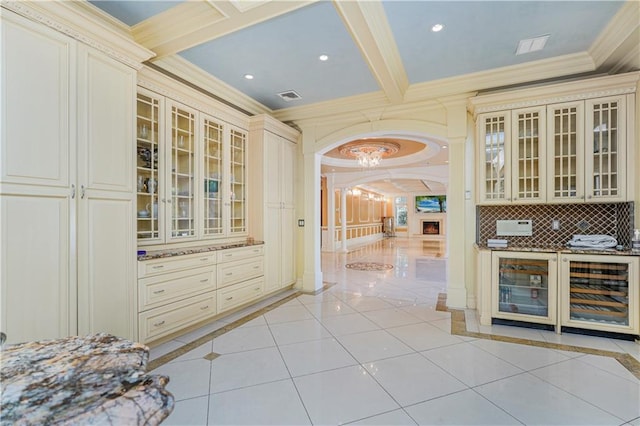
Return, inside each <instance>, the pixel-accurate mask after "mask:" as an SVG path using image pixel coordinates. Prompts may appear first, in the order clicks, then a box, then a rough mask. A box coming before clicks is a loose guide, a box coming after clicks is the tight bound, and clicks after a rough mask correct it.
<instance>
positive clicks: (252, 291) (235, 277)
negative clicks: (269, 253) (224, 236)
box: [218, 246, 265, 313]
mask: <svg viewBox="0 0 640 426" xmlns="http://www.w3.org/2000/svg"><path fill="white" fill-rule="evenodd" d="M264 262H265V257H264V247H263V246H255V247H252V246H249V247H242V248H236V249H229V250H224V251H222V252H221V256H220V258H219V264H218V311H219V312H220V313H222V312H225V311H228V310H229V309H233V308H235V307H238V306H241V305H244V304H246V303H249V302H251V301H253V300H255V299H258V298H260V297H261V296H262V295H263V294H264Z"/></svg>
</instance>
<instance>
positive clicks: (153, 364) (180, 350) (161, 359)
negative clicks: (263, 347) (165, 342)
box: [147, 292, 301, 371]
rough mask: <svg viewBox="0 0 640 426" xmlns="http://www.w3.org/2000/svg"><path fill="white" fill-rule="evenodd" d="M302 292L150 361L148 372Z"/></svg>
mask: <svg viewBox="0 0 640 426" xmlns="http://www.w3.org/2000/svg"><path fill="white" fill-rule="evenodd" d="M300 294H301V293H300V292H295V293H293V294H290V295H289V296H286V297H284V298H282V299H280V300H277V301H275V302H273V303H272V304H270V305H268V306H265V307H263V308H260V309H258V310H257V311H255V312H252V313H250V314H248V315H245V316H244V317H242V318H239V319H237V320H235V321H233V322H231V323H229V324H227V325H225V326H223V327H221V328H219V329H217V330H215V331H212V332H211V333H208V334H205V335H204V336H202V337H199V338H197V339H196V340H194V341H192V342H189V343H186V344H185V345H184V346H181V347H179V348H178V349H174V350H173V351H171V352H169V353H167V354H164V355H162V356H160V357H158V358H156V359H154V360H152V361H149V363H148V365H147V370H148V371H152V370H155V369H156V368H158V367H161V366H163V365H165V364H167V363H169V362H171V361H173V360H174V359H176V358H178V357H180V356H182V355H184V354H185V353H187V352H190V351H192V350H193V349H195V348H197V347H199V346H202V345H204V344H205V343H207V342H208V341H210V340H213V339H215V338H216V337H219V336H222V335H223V334H225V333H228V332H229V331H231V330H233V329H235V328H238V327H240V326H241V325H243V324H246V323H248V322H249V321H251V320H254V319H256V318H258V317H260V316H262V315H264V314H265V313H267V312H269V311H271V310H273V309H275V308H277V307H279V306H280V305H283V304H285V303H287V302H289V301H290V300H293V299H295V298H296V297H298V296H300Z"/></svg>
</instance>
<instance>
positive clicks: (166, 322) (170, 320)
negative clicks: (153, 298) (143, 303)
mask: <svg viewBox="0 0 640 426" xmlns="http://www.w3.org/2000/svg"><path fill="white" fill-rule="evenodd" d="M215 314H216V292H215V291H212V292H209V293H205V294H201V295H199V296H194V297H191V298H189V299H186V300H182V301H180V302H175V303H172V304H169V305H166V306H162V307H160V308H156V309H151V310H149V311H146V312H142V313H140V314H139V315H138V319H139V321H138V328H139V333H140V341H141V342H143V343H146V342H149V341H152V340H155V339H158V338H160V337H163V336H166V335H168V334H171V333H173V332H176V331H179V330H181V329H183V328H185V327H188V326H189V325H192V324H195V323H197V322H199V321H202V320H204V319H207V318H209V317H212V316H214V315H215Z"/></svg>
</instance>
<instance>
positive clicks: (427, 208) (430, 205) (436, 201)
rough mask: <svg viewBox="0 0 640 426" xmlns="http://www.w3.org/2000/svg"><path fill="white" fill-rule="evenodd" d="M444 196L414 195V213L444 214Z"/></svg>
mask: <svg viewBox="0 0 640 426" xmlns="http://www.w3.org/2000/svg"><path fill="white" fill-rule="evenodd" d="M446 211H447V196H446V195H416V213H446Z"/></svg>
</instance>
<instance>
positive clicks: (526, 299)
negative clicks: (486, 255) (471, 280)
mask: <svg viewBox="0 0 640 426" xmlns="http://www.w3.org/2000/svg"><path fill="white" fill-rule="evenodd" d="M556 258H557V256H556V254H555V253H520V252H498V251H496V252H493V253H492V281H493V286H492V294H491V298H492V317H493V318H502V319H509V320H516V321H527V322H534V323H540V324H548V325H555V324H556V310H557V309H556V292H557V261H556Z"/></svg>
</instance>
